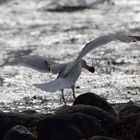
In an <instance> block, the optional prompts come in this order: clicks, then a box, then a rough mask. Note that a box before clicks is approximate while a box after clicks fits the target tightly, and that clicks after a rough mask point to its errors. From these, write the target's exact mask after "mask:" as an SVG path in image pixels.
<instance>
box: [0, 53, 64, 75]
mask: <svg viewBox="0 0 140 140" xmlns="http://www.w3.org/2000/svg"><path fill="white" fill-rule="evenodd" d="M5 65H9V66H16V65H19V66H25V67H29V68H32V69H34V70H37V71H40V72H52V73H54V74H56V73H59V72H60V71H61V70H62V69H64V68H65V67H66V66H65V65H66V64H59V63H56V62H55V61H53V60H52V59H50V58H45V57H42V56H38V55H31V56H25V57H22V58H19V59H15V60H13V61H11V62H7V63H5V64H3V65H0V66H5Z"/></svg>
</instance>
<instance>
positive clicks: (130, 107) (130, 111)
mask: <svg viewBox="0 0 140 140" xmlns="http://www.w3.org/2000/svg"><path fill="white" fill-rule="evenodd" d="M121 108H122V109H120V111H119V113H118V116H119V117H120V118H123V117H126V116H128V115H135V114H138V113H140V107H139V106H137V105H136V104H134V103H133V102H129V103H127V104H125V105H124V106H122V107H121Z"/></svg>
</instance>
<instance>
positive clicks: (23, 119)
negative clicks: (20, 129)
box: [0, 112, 45, 139]
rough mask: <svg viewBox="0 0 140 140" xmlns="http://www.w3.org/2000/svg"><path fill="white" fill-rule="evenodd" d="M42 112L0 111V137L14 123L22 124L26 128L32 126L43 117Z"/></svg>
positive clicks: (0, 137)
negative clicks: (28, 113)
mask: <svg viewBox="0 0 140 140" xmlns="http://www.w3.org/2000/svg"><path fill="white" fill-rule="evenodd" d="M44 116H45V115H44V114H43V115H41V114H30V115H27V114H23V113H4V112H0V139H2V138H3V136H4V135H5V133H7V131H9V130H10V129H11V128H12V127H14V126H15V125H23V126H25V127H28V128H34V127H36V126H37V125H38V123H39V121H40V120H42V119H43V118H44Z"/></svg>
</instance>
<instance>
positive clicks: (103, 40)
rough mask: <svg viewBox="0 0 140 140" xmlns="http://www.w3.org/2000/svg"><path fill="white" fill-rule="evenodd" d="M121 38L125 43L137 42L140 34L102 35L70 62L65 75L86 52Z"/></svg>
mask: <svg viewBox="0 0 140 140" xmlns="http://www.w3.org/2000/svg"><path fill="white" fill-rule="evenodd" d="M115 40H119V41H122V42H125V43H130V42H136V41H139V40H140V36H126V35H107V36H100V37H97V38H96V39H94V40H92V41H91V42H89V43H88V44H86V46H85V47H84V48H83V49H82V50H81V52H80V54H79V55H78V57H77V58H76V59H75V61H73V62H71V63H69V65H68V66H67V67H66V70H65V72H64V75H67V74H68V72H69V71H70V70H71V69H72V68H73V67H74V66H75V65H76V64H77V63H78V62H79V61H80V60H81V59H82V57H84V56H85V55H86V54H88V53H89V52H90V51H92V50H93V49H95V48H97V47H100V46H102V45H105V44H107V43H109V42H111V41H115Z"/></svg>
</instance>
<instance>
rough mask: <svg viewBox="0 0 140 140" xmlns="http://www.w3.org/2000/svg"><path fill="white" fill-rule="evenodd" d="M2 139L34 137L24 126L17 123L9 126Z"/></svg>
mask: <svg viewBox="0 0 140 140" xmlns="http://www.w3.org/2000/svg"><path fill="white" fill-rule="evenodd" d="M2 140H36V138H35V137H34V136H33V134H32V133H31V132H30V131H29V130H28V129H27V128H26V127H24V126H22V125H17V126H14V127H13V128H11V129H10V130H9V131H8V132H7V134H6V135H5V136H4V138H3V139H2Z"/></svg>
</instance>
